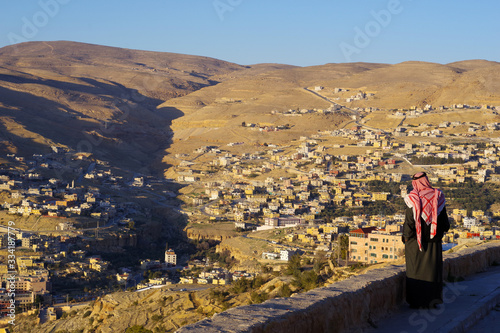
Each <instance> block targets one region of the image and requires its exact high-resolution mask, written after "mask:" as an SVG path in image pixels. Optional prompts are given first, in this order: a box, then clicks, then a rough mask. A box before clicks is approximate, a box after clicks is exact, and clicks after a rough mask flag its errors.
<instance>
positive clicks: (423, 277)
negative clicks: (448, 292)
mask: <svg viewBox="0 0 500 333" xmlns="http://www.w3.org/2000/svg"><path fill="white" fill-rule="evenodd" d="M412 186H413V190H412V191H411V192H410V193H409V194H408V196H406V197H405V203H406V206H407V207H406V217H405V223H404V226H403V242H404V243H405V257H406V301H407V302H408V304H409V305H410V307H412V308H433V307H435V306H436V305H437V304H440V303H442V302H443V300H442V294H443V248H442V243H441V239H442V238H443V234H444V233H445V232H446V231H448V229H449V228H450V223H449V221H448V215H447V214H446V207H445V205H446V200H445V198H444V195H443V192H442V191H441V190H439V189H435V188H433V187H432V186H431V184H430V183H429V179H428V178H427V175H426V174H425V172H419V173H416V174H415V175H413V177H412Z"/></svg>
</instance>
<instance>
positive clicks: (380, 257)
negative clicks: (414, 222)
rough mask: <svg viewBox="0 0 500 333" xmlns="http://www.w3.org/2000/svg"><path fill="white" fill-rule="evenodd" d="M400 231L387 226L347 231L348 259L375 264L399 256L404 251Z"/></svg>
mask: <svg viewBox="0 0 500 333" xmlns="http://www.w3.org/2000/svg"><path fill="white" fill-rule="evenodd" d="M401 235H402V234H401V232H400V231H399V230H397V231H390V229H389V228H387V230H386V229H378V228H377V227H368V228H359V229H356V230H353V231H351V232H349V260H351V261H358V262H363V263H366V264H375V263H379V262H384V261H391V260H396V259H398V258H400V257H401V256H402V255H403V253H404V244H403V242H402V241H401Z"/></svg>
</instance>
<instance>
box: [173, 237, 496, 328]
mask: <svg viewBox="0 0 500 333" xmlns="http://www.w3.org/2000/svg"><path fill="white" fill-rule="evenodd" d="M495 263H497V264H500V241H494V242H488V243H485V244H481V245H478V246H475V247H473V248H469V249H466V250H463V251H461V252H457V253H450V254H447V255H445V258H444V263H443V270H444V274H443V276H444V278H445V279H446V278H447V277H449V276H451V277H464V276H467V275H471V274H474V273H478V272H481V271H484V270H486V269H487V268H488V267H489V266H491V265H493V264H495ZM404 281H405V267H404V265H400V266H388V267H385V268H381V269H374V270H372V271H369V272H368V273H366V274H363V275H358V276H355V277H351V278H349V279H347V280H344V281H340V282H336V283H334V284H331V285H329V286H326V287H322V288H317V289H314V290H311V291H309V292H306V293H302V294H296V295H293V296H292V297H289V298H275V299H271V300H268V301H266V302H264V303H261V304H254V305H247V306H240V307H237V308H232V309H229V310H227V311H225V312H222V313H220V314H216V315H214V316H213V317H212V318H210V319H205V320H202V321H199V322H197V323H195V324H192V325H188V326H185V327H182V328H180V329H179V330H177V332H179V333H186V332H191V333H193V332H194V333H212V332H213V333H216V332H217V333H225V332H250V333H271V332H272V333H308V332H310V333H319V332H325V333H326V332H329V333H331V332H351V331H356V330H357V329H359V328H361V327H367V326H369V325H370V323H373V322H375V321H377V320H379V319H381V318H383V317H385V316H387V315H388V314H390V313H391V312H392V311H394V310H395V309H396V308H397V307H398V306H400V305H401V304H402V303H403V302H404V287H405V282H404Z"/></svg>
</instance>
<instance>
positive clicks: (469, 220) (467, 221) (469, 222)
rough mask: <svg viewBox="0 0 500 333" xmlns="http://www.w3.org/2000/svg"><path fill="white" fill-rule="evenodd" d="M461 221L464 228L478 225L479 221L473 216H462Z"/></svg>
mask: <svg viewBox="0 0 500 333" xmlns="http://www.w3.org/2000/svg"><path fill="white" fill-rule="evenodd" d="M462 221H463V223H464V228H467V229H470V228H472V227H474V226H477V225H479V221H478V220H477V218H475V217H464V218H463V220H462Z"/></svg>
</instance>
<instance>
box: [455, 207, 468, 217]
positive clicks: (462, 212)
mask: <svg viewBox="0 0 500 333" xmlns="http://www.w3.org/2000/svg"><path fill="white" fill-rule="evenodd" d="M453 214H455V215H462V216H467V209H458V208H455V209H453Z"/></svg>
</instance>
